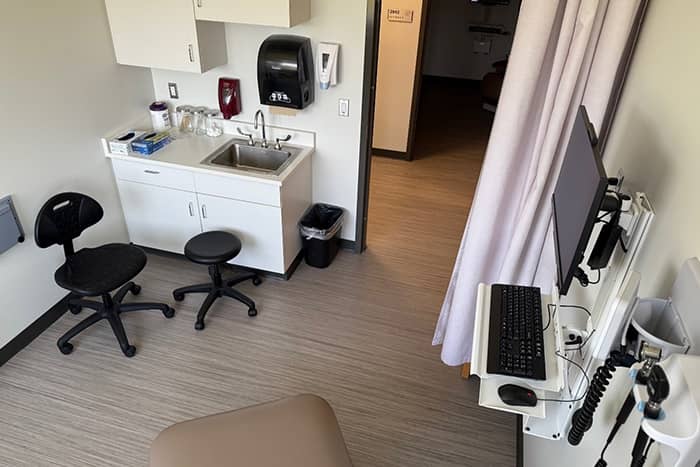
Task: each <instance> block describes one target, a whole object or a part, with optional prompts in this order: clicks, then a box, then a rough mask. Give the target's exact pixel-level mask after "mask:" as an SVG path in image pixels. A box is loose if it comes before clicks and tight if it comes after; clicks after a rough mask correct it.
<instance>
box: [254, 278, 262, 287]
mask: <svg viewBox="0 0 700 467" xmlns="http://www.w3.org/2000/svg"><path fill="white" fill-rule="evenodd" d="M260 284H262V279H260V278H259V277H257V276H255V277H253V285H254V286H255V287H257V286H259V285H260Z"/></svg>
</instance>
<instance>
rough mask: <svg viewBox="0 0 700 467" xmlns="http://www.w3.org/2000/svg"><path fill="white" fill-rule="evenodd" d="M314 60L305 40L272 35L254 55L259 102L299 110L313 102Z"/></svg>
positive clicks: (307, 40)
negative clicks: (255, 57)
mask: <svg viewBox="0 0 700 467" xmlns="http://www.w3.org/2000/svg"><path fill="white" fill-rule="evenodd" d="M314 74H315V73H314V59H313V55H312V52H311V41H310V40H309V38H308V37H302V36H293V35H284V34H276V35H273V36H270V37H268V38H267V39H265V41H264V42H263V43H262V45H261V46H260V51H259V53H258V87H259V89H260V103H261V104H263V105H274V106H278V107H287V108H290V109H303V108H305V107H307V106H308V105H309V104H311V103H312V102H313V101H314Z"/></svg>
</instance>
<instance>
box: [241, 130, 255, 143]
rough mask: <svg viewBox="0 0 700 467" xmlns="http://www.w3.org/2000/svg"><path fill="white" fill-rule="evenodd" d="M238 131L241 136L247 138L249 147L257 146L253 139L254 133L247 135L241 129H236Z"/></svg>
mask: <svg viewBox="0 0 700 467" xmlns="http://www.w3.org/2000/svg"><path fill="white" fill-rule="evenodd" d="M236 130H237V131H238V134H239V135H241V136H245V137H246V138H248V145H249V146H255V140H254V139H253V134H252V133H246V132H244V131H243V130H241V128H240V127H238V128H236Z"/></svg>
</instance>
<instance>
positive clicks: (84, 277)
mask: <svg viewBox="0 0 700 467" xmlns="http://www.w3.org/2000/svg"><path fill="white" fill-rule="evenodd" d="M145 266H146V254H145V253H144V252H143V251H142V250H141V249H140V248H137V247H135V246H132V245H123V244H118V243H113V244H109V245H104V246H101V247H98V248H83V249H82V250H80V251H78V252H77V253H75V254H74V255H73V256H69V257H68V258H67V259H66V262H65V263H64V264H63V265H62V266H61V267H60V268H58V270H57V271H56V274H55V275H54V278H55V280H56V283H57V284H58V285H60V286H61V287H63V288H64V289H66V290H70V291H71V292H73V293H75V294H77V295H82V296H84V297H96V296H98V295H102V294H105V293H109V292H111V291H113V290H115V289H117V288H119V287H121V286H122V285H124V284H125V283H127V282H128V281H130V280H131V279H132V278H133V277H136V275H137V274H138V273H140V272H141V271H142V270H143V268H144V267H145Z"/></svg>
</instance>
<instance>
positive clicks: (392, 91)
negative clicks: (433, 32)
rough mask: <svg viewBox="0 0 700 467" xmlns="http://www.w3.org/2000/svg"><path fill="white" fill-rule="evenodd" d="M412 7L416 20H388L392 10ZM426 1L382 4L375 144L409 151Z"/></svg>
mask: <svg viewBox="0 0 700 467" xmlns="http://www.w3.org/2000/svg"><path fill="white" fill-rule="evenodd" d="M390 8H391V9H411V10H413V22H412V23H401V22H393V21H387V14H388V11H389V9H390ZM422 16H423V0H386V1H384V2H383V3H382V18H381V27H380V32H379V58H378V60H377V91H376V97H375V108H374V136H373V140H372V147H373V148H375V149H386V150H389V151H397V152H406V151H407V150H408V137H409V133H410V130H411V117H412V115H411V110H412V108H413V89H414V86H415V84H416V80H415V75H416V67H417V65H418V46H419V42H420V35H421V23H422V21H421V18H422Z"/></svg>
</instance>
